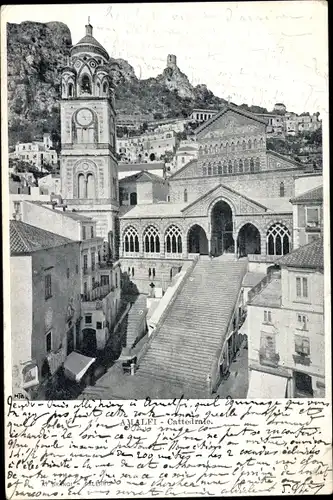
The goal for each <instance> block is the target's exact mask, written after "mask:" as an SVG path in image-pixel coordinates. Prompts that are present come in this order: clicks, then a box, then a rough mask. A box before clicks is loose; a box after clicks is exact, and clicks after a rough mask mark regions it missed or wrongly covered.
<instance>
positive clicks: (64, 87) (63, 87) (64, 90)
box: [62, 83, 66, 95]
mask: <svg viewBox="0 0 333 500" xmlns="http://www.w3.org/2000/svg"><path fill="white" fill-rule="evenodd" d="M65 93H66V86H65V84H64V83H63V84H62V95H65Z"/></svg>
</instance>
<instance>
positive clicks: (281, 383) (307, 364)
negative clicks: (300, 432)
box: [247, 238, 325, 399]
mask: <svg viewBox="0 0 333 500" xmlns="http://www.w3.org/2000/svg"><path fill="white" fill-rule="evenodd" d="M276 264H277V266H278V267H277V269H276V270H272V271H271V272H270V273H269V274H268V275H267V276H266V277H265V278H264V280H262V281H261V282H260V283H259V284H258V285H257V286H255V287H254V288H253V289H252V291H251V292H250V294H249V301H248V305H247V308H248V318H247V321H248V333H249V339H248V346H249V347H248V348H249V370H250V372H249V377H250V384H249V391H248V396H247V397H248V398H250V399H252V398H255V397H260V398H265V397H267V398H274V399H275V398H283V397H288V398H294V397H296V398H297V397H303V398H304V397H324V396H325V359H324V358H325V344H324V340H325V333H324V258H323V239H322V238H318V239H316V240H315V241H313V242H312V243H309V244H307V245H305V246H301V247H299V248H297V249H296V250H294V251H293V252H291V253H289V254H288V255H285V256H284V257H282V258H281V259H280V260H278V261H277V262H276Z"/></svg>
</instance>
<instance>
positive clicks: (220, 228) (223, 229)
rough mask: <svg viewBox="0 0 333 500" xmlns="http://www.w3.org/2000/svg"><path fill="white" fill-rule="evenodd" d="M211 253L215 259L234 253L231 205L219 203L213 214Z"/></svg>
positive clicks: (223, 202)
mask: <svg viewBox="0 0 333 500" xmlns="http://www.w3.org/2000/svg"><path fill="white" fill-rule="evenodd" d="M211 228H212V239H211V252H212V255H214V256H215V257H217V256H219V255H223V254H224V253H234V251H235V243H234V238H233V217H232V210H231V208H230V205H228V203H226V202H225V201H222V200H220V201H218V202H217V203H216V204H215V205H214V207H213V210H212V213H211Z"/></svg>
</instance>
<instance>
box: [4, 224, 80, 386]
mask: <svg viewBox="0 0 333 500" xmlns="http://www.w3.org/2000/svg"><path fill="white" fill-rule="evenodd" d="M79 247H80V243H79V242H75V241H73V240H71V239H69V238H65V237H63V236H59V235H58V234H55V233H51V232H50V231H45V230H44V229H40V228H37V227H35V226H32V225H30V224H26V223H25V222H22V221H17V220H11V221H10V273H11V280H10V294H11V300H10V304H11V350H12V370H13V393H14V394H17V393H20V392H21V393H23V394H24V393H25V391H27V393H29V392H30V391H31V390H35V391H37V392H39V393H40V392H42V391H43V386H44V385H45V384H46V383H47V382H48V381H49V379H50V377H51V376H53V375H54V374H55V373H56V372H57V370H58V369H59V368H60V367H61V366H62V365H63V363H64V361H65V359H66V357H67V356H68V355H69V354H70V353H71V352H72V351H73V350H74V349H75V347H76V345H77V343H78V337H79V335H80V323H81V303H80V250H79Z"/></svg>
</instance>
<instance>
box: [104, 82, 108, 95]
mask: <svg viewBox="0 0 333 500" xmlns="http://www.w3.org/2000/svg"><path fill="white" fill-rule="evenodd" d="M107 91H108V84H107V83H106V82H104V83H103V94H104V95H105V94H107Z"/></svg>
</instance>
